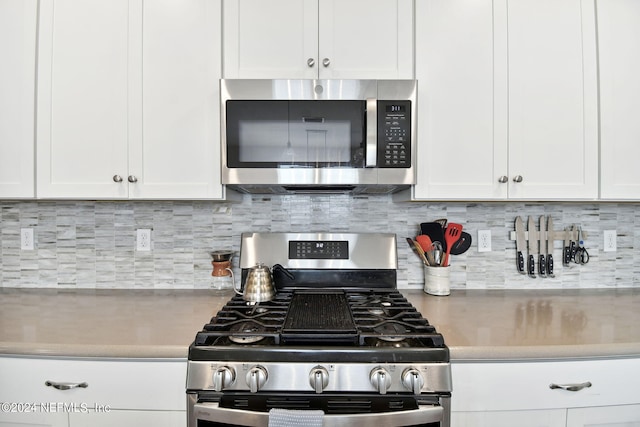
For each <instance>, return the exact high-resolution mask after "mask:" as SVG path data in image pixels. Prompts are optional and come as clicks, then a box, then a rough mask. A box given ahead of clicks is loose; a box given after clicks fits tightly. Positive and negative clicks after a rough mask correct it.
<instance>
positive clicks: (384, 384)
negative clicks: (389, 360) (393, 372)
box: [369, 367, 391, 394]
mask: <svg viewBox="0 0 640 427" xmlns="http://www.w3.org/2000/svg"><path fill="white" fill-rule="evenodd" d="M369 379H370V380H371V384H372V385H373V386H374V387H375V389H376V390H378V391H379V392H380V394H387V390H388V389H389V387H391V376H390V375H389V372H388V371H387V370H386V369H384V368H380V367H379V368H374V369H373V370H372V371H371V373H370V374H369Z"/></svg>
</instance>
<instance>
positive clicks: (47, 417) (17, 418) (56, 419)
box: [0, 399, 69, 427]
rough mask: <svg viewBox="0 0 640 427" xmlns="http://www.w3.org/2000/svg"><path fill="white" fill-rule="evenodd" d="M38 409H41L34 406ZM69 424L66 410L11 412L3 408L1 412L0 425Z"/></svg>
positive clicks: (36, 426)
mask: <svg viewBox="0 0 640 427" xmlns="http://www.w3.org/2000/svg"><path fill="white" fill-rule="evenodd" d="M32 401H33V399H32V400H31V401H29V402H32ZM12 402H13V401H12ZM14 403H16V404H17V402H14ZM34 403H35V402H34ZM38 403H39V402H38ZM38 410H39V409H37V408H34V411H38ZM16 411H17V410H16ZM68 426H69V416H68V414H67V413H64V412H54V413H40V412H9V411H4V410H3V411H2V412H1V413H0V427H68Z"/></svg>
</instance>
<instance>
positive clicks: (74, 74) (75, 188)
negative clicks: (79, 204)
mask: <svg viewBox="0 0 640 427" xmlns="http://www.w3.org/2000/svg"><path fill="white" fill-rule="evenodd" d="M129 29H130V28H129V2H128V1H127V0H113V1H109V2H105V1H102V0H42V1H41V2H40V29H39V52H38V124H37V160H38V162H37V165H38V171H37V175H38V191H37V195H38V197H78V198H82V197H95V198H122V197H127V195H128V192H127V186H126V184H123V183H117V182H115V181H114V179H113V177H114V176H116V175H119V176H121V177H122V178H124V182H126V179H127V171H128V165H127V163H128V162H127V144H128V140H129V135H128V118H129V115H128V113H129V105H130V104H129V94H130V91H129V89H130V88H129V80H130V79H129V77H130V74H131V72H132V70H131V69H132V68H133V64H132V63H131V62H132V58H130V56H133V55H134V54H135V53H134V52H132V51H131V49H129V39H128V37H127V34H129Z"/></svg>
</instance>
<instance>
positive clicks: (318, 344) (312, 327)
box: [187, 233, 452, 427]
mask: <svg viewBox="0 0 640 427" xmlns="http://www.w3.org/2000/svg"><path fill="white" fill-rule="evenodd" d="M260 262H262V263H265V264H267V265H274V268H273V281H274V283H275V285H276V291H277V292H276V295H275V297H274V298H273V299H272V300H270V301H266V302H259V303H257V304H256V303H251V302H247V301H245V300H244V299H243V298H242V296H239V295H237V296H234V297H233V298H232V299H231V300H230V301H228V303H227V304H226V305H225V306H224V307H223V308H222V309H221V310H220V311H219V312H218V313H217V315H216V316H215V317H213V318H212V319H211V321H210V323H208V324H206V325H204V327H203V329H202V330H201V331H200V332H198V333H197V335H196V338H195V341H194V342H193V344H192V345H191V346H190V347H189V361H188V368H187V405H188V410H187V412H188V426H189V427H196V426H199V427H203V426H207V427H209V426H268V425H269V420H270V417H272V416H273V414H274V411H282V410H289V411H291V412H290V413H291V414H303V413H304V414H306V413H309V411H312V413H313V414H316V416H319V417H320V418H321V421H322V423H323V424H322V425H324V426H367V427H370V426H372V425H375V426H430V427H436V426H438V427H448V426H449V425H450V421H449V419H450V397H451V391H452V387H451V368H450V364H449V349H448V348H447V346H446V345H445V342H444V339H443V337H442V335H441V334H440V333H438V332H437V331H436V329H435V328H434V327H433V326H432V325H430V324H429V322H428V321H427V320H426V319H425V318H424V317H423V316H422V315H421V314H420V313H419V312H418V311H417V310H416V309H415V307H413V306H412V305H411V303H409V302H408V301H407V300H406V299H405V298H404V297H403V296H402V294H401V293H400V292H398V290H397V287H396V276H397V256H396V238H395V235H393V234H376V233H370V234H369V233H365V234H354V233H246V234H243V235H242V247H241V253H240V267H241V269H242V275H243V282H244V277H246V276H247V274H248V272H249V271H250V270H251V268H252V267H254V266H255V265H256V264H257V263H260ZM299 411H303V412H299ZM320 411H321V412H320ZM318 414H319V415H318Z"/></svg>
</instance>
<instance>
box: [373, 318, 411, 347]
mask: <svg viewBox="0 0 640 427" xmlns="http://www.w3.org/2000/svg"><path fill="white" fill-rule="evenodd" d="M373 331H374V332H376V333H377V334H380V336H379V337H378V339H379V340H381V341H386V342H394V343H397V342H400V341H404V339H405V338H407V334H408V333H409V332H410V331H409V330H408V329H407V328H406V327H404V326H403V325H400V324H398V323H395V322H384V323H382V324H380V325H378V326H376V327H374V328H373Z"/></svg>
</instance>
